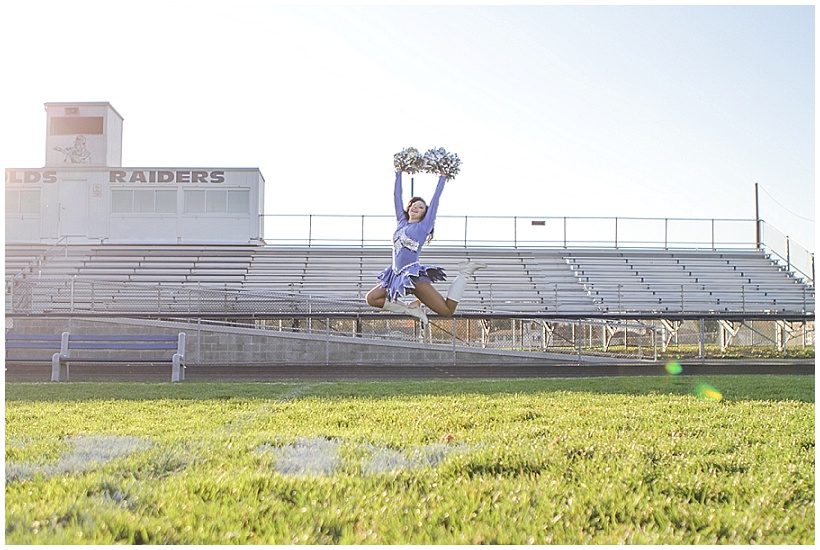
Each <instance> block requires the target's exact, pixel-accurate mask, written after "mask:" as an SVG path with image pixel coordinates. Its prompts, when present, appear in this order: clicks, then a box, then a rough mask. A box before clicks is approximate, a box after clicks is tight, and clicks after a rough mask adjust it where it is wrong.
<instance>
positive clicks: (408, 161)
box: [365, 147, 487, 325]
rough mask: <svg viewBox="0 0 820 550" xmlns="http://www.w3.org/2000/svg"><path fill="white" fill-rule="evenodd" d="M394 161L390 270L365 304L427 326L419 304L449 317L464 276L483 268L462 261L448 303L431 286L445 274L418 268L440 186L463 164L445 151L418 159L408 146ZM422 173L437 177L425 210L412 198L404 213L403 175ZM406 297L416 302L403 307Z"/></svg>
mask: <svg viewBox="0 0 820 550" xmlns="http://www.w3.org/2000/svg"><path fill="white" fill-rule="evenodd" d="M394 161H395V162H394V163H395V166H396V183H395V188H394V191H393V201H394V204H395V208H396V219H397V222H398V225H397V226H396V231H395V233H393V265H392V266H390V267H388V268H387V269H385V270H384V271H382V272H381V273H380V274H379V275H378V280H379V284H378V285H376V286H375V287H374V288H373V289H372V290H371V291H370V292H368V293H367V296H366V297H365V299H366V300H367V303H368V304H369V305H371V306H373V307H378V308H382V309H384V310H386V311H392V312H395V313H404V314H406V315H409V316H411V317H415V318H416V319H419V320H420V321H421V322H422V324H423V325H426V324H427V315H426V314H425V313H424V310H422V308H421V303H423V304H424V305H426V306H427V307H429V308H430V309H431V310H433V311H434V312H435V313H437V314H439V315H442V316H445V317H450V316H452V315H453V313H454V312H455V310H456V307H458V303H459V302H460V301H461V299H462V297H463V296H464V290H465V288H466V287H467V281H468V277H471V276H472V275H473V274H474V273H475V272H476V271H477V270H479V269H483V268H485V267H487V266H486V264H483V263H479V262H461V263H460V264H459V266H458V276H456V278H455V279H454V280H453V282H452V284H450V289H449V291H448V292H447V298H446V299H445V298H444V297H443V296H442V295H441V294H439V292H438V291H437V290H436V289H435V288H434V287H433V283H434V282H436V281H443V280H444V279H445V278H446V274H445V272H444V269H442V268H441V267H439V266H432V265H422V264H421V263H420V262H419V255H420V254H421V249H422V247H423V246H424V245H425V244H426V243H427V242H429V241H430V240H431V239H432V237H433V225H434V223H435V221H436V212H437V210H438V203H439V198H440V197H441V192H442V191H443V190H444V182H445V181H447V180H448V179H452V178H453V177H455V175H456V174H457V173H458V170H459V164H460V163H461V161H460V160H459V158H458V156H457V155H454V154H448V153H447V152H446V151H445V150H444V149H431V150H429V151H427V153H426V154H425V155H424V156H421V155H419V153H418V151H417V150H416V149H414V148H412V147H411V148H408V149H405V150H403V151H401V152H400V153H397V154H396V155H395V157H394ZM421 170H424V171H427V172H433V173H438V174H439V179H438V185H437V186H436V190H435V192H434V193H433V198H432V199H431V200H430V204H429V205H428V204H427V203H425V202H424V200H423V199H422V198H421V197H413V198H411V199H410V202H409V203H408V204H407V207H406V208H405V207H404V206H403V202H402V184H401V183H402V182H401V175H402V172H408V173H411V174H412V173H416V172H418V171H421ZM407 294H413V295H414V296H415V297H416V298H417V300H415V301H414V302H413V303H412V304H409V305H408V304H406V303H405V302H403V301H402V298H404V297H405V296H406V295H407ZM419 302H421V303H419Z"/></svg>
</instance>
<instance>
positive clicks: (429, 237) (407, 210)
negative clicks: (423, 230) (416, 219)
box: [404, 197, 436, 243]
mask: <svg viewBox="0 0 820 550" xmlns="http://www.w3.org/2000/svg"><path fill="white" fill-rule="evenodd" d="M419 201H421V202H423V203H424V205H425V206H427V201H426V200H424V199H423V198H421V197H413V198H412V199H410V201H409V202H408V203H407V208H405V209H404V219H405V220H409V219H410V207H411V206H413V203H416V202H419ZM424 215H425V217H426V216H427V211H425V212H424ZM422 219H424V218H422ZM435 231H436V227H435V226H433V227H431V228H430V234H429V235H427V239H426V240H425V241H424V242H426V243H429V242H430V241H432V240H433V233H435Z"/></svg>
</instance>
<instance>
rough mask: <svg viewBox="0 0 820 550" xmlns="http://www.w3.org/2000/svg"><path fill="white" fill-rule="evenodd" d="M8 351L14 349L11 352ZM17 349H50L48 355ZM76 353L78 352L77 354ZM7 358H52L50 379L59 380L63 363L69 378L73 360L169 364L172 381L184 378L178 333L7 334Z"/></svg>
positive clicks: (182, 343)
mask: <svg viewBox="0 0 820 550" xmlns="http://www.w3.org/2000/svg"><path fill="white" fill-rule="evenodd" d="M10 350H16V351H15V352H14V353H12V354H10V353H9V351H10ZM20 350H35V351H36V352H39V351H43V350H44V351H46V352H48V351H52V350H56V351H55V352H54V353H53V354H52V355H51V356H50V357H45V356H43V355H41V354H38V353H25V352H21V351H20ZM94 350H96V351H101V352H122V351H124V350H127V351H135V352H162V351H167V352H172V353H169V354H166V355H165V356H160V355H157V353H149V354H148V355H143V354H142V353H140V354H139V355H131V356H126V355H123V354H122V353H104V354H99V353H94ZM78 352H79V353H78ZM6 361H7V362H17V361H38V362H42V361H51V381H52V382H59V381H60V375H61V371H62V365H63V364H65V366H66V370H65V373H66V378H65V379H66V380H68V379H69V368H70V364H71V362H72V361H73V362H76V363H163V362H166V361H168V362H170V363H171V382H181V381H182V380H184V379H185V333H184V332H180V333H179V334H178V335H176V336H173V335H157V334H141V335H135V334H124V335H119V334H90V335H78V334H70V333H68V332H64V333H62V334H61V335H56V334H6Z"/></svg>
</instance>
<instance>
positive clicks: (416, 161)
mask: <svg viewBox="0 0 820 550" xmlns="http://www.w3.org/2000/svg"><path fill="white" fill-rule="evenodd" d="M393 166H394V167H395V168H396V171H397V172H407V173H408V174H417V173H419V172H421V171H422V170H423V169H424V157H423V156H422V155H421V153H419V150H418V149H416V148H415V147H408V148H406V149H402V150H401V151H399V152H398V153H396V154H395V155H393Z"/></svg>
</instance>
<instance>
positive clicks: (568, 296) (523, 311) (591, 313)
mask: <svg viewBox="0 0 820 550" xmlns="http://www.w3.org/2000/svg"><path fill="white" fill-rule="evenodd" d="M463 260H480V261H483V262H486V263H487V264H488V267H487V268H486V269H484V270H481V271H479V272H477V273H476V275H475V284H471V285H468V288H467V293H466V294H465V297H464V300H463V302H462V304H461V306H460V307H459V311H458V313H459V315H462V316H475V317H483V316H496V317H554V318H558V317H572V316H575V317H598V316H600V317H614V318H630V317H631V318H666V317H687V316H688V317H690V318H695V317H698V316H713V317H731V316H735V317H743V318H750V317H766V316H771V317H772V318H795V319H807V318H812V319H813V315H814V286H813V285H812V284H808V283H806V282H804V281H802V280H801V279H799V278H797V277H796V276H795V275H794V274H792V273H790V272H789V271H787V270H786V269H784V268H783V267H782V266H780V265H779V264H778V263H777V262H775V261H774V260H773V259H772V258H770V257H769V256H768V255H767V254H766V252H765V251H763V250H760V249H756V248H748V249H704V250H700V249H698V250H696V249H665V248H664V249H661V248H657V249H617V248H608V249H607V248H602V249H593V248H580V247H579V248H513V247H508V248H504V247H496V248H468V247H436V246H429V247H428V248H426V249H425V252H424V256H423V261H424V262H425V263H429V264H436V265H441V266H442V267H444V268H445V270H446V271H447V272H448V273H449V274H450V275H451V276H454V275H455V273H456V271H457V266H458V263H459V262H460V261H463ZM389 263H390V250H389V249H385V248H381V247H379V248H369V247H339V246H337V247H280V246H253V245H224V246H220V245H63V246H55V247H51V248H47V247H36V246H35V247H31V246H21V245H9V244H7V245H6V312H7V313H18V314H37V313H50V314H53V313H99V314H103V313H110V314H116V313H129V314H136V313H138V314H143V315H155V316H162V315H171V314H174V315H189V316H193V315H198V316H205V317H207V316H219V315H221V316H227V315H233V316H237V317H240V316H250V317H265V316H268V317H276V316H280V317H282V316H286V315H291V314H294V313H299V314H301V315H308V314H313V313H315V314H317V315H318V314H321V315H330V314H335V315H377V314H379V313H380V312H378V311H377V310H374V309H373V308H370V307H368V306H367V305H366V304H364V296H365V294H366V293H367V291H368V290H370V289H371V288H372V287H373V286H374V285H375V282H376V278H375V277H376V273H378V272H379V271H380V270H382V269H384V268H385V267H386V266H387V265H389ZM447 284H448V283H446V282H443V283H439V284H438V285H437V286H439V290H440V291H441V292H442V294H445V293H446V288H447Z"/></svg>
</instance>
